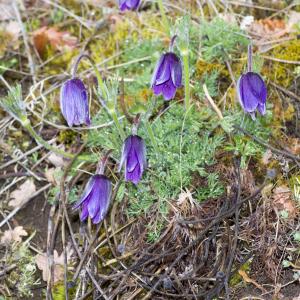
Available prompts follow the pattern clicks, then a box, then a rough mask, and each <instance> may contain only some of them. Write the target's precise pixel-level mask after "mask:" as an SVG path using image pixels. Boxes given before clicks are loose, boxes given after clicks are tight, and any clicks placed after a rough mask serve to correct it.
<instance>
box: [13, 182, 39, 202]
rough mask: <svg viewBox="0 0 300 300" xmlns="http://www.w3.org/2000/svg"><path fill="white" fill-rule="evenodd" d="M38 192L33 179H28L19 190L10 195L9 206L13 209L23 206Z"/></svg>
mask: <svg viewBox="0 0 300 300" xmlns="http://www.w3.org/2000/svg"><path fill="white" fill-rule="evenodd" d="M35 191H36V186H35V184H34V182H33V180H32V179H27V180H26V181H25V182H24V183H23V184H21V185H20V186H19V188H18V189H16V190H14V191H13V192H12V193H11V194H10V199H11V201H9V203H8V205H9V206H12V207H20V206H22V205H23V204H24V203H25V202H26V201H27V200H28V199H29V198H30V197H31V196H32V194H34V193H35Z"/></svg>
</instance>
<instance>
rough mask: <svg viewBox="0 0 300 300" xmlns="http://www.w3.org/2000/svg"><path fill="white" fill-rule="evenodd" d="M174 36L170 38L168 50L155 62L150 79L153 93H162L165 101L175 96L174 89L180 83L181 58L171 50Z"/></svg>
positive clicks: (178, 86) (179, 85)
mask: <svg viewBox="0 0 300 300" xmlns="http://www.w3.org/2000/svg"><path fill="white" fill-rule="evenodd" d="M175 38H176V36H175V37H173V38H172V41H171V44H170V50H169V52H167V53H165V54H163V55H162V56H161V57H160V59H159V61H158V62H157V64H156V67H155V69H154V73H153V76H152V81H151V87H152V90H153V92H154V94H155V95H160V94H162V95H163V97H164V99H165V100H167V101H168V100H171V99H173V98H174V97H175V94H176V90H177V89H178V88H180V87H181V85H182V64H181V60H180V58H179V57H178V56H177V55H176V54H175V53H174V52H173V43H174V40H175Z"/></svg>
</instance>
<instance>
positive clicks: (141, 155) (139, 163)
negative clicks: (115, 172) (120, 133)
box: [119, 127, 147, 184]
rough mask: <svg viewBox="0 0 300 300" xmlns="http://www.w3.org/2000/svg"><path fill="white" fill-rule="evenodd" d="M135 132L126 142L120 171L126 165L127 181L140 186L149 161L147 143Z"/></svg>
mask: <svg viewBox="0 0 300 300" xmlns="http://www.w3.org/2000/svg"><path fill="white" fill-rule="evenodd" d="M134 128H135V127H134ZM135 131H136V130H135V129H134V130H133V134H132V135H130V136H128V137H127V138H126V139H125V141H124V144H123V149H122V155H121V160H120V166H119V171H120V170H121V169H122V167H123V165H124V169H125V180H126V181H131V182H133V183H134V184H138V182H139V181H140V180H141V178H142V176H143V173H144V171H145V169H146V168H147V159H146V146H145V142H144V140H143V139H142V138H141V137H140V136H138V135H136V132H135Z"/></svg>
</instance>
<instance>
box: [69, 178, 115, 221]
mask: <svg viewBox="0 0 300 300" xmlns="http://www.w3.org/2000/svg"><path fill="white" fill-rule="evenodd" d="M110 197H111V182H110V180H109V179H108V178H107V177H106V176H104V175H100V174H96V175H94V176H92V177H91V178H90V180H89V181H88V183H87V185H86V187H85V189H84V192H83V194H82V196H81V198H80V200H79V201H78V202H77V203H76V204H75V206H74V209H77V208H79V207H81V215H80V220H81V221H84V220H86V219H87V217H88V216H90V218H91V219H92V222H93V223H94V224H98V223H99V222H101V221H102V220H103V219H104V217H105V215H106V213H107V210H108V207H109V203H110Z"/></svg>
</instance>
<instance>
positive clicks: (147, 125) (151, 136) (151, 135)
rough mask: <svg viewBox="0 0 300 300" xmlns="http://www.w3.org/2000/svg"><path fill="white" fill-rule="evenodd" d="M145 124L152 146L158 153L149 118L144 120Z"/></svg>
mask: <svg viewBox="0 0 300 300" xmlns="http://www.w3.org/2000/svg"><path fill="white" fill-rule="evenodd" d="M145 126H146V130H147V133H148V135H149V138H150V140H151V143H152V146H153V148H154V149H155V151H156V153H158V146H157V143H156V139H155V136H154V132H153V130H152V127H151V125H150V123H149V120H147V121H146V122H145Z"/></svg>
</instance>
